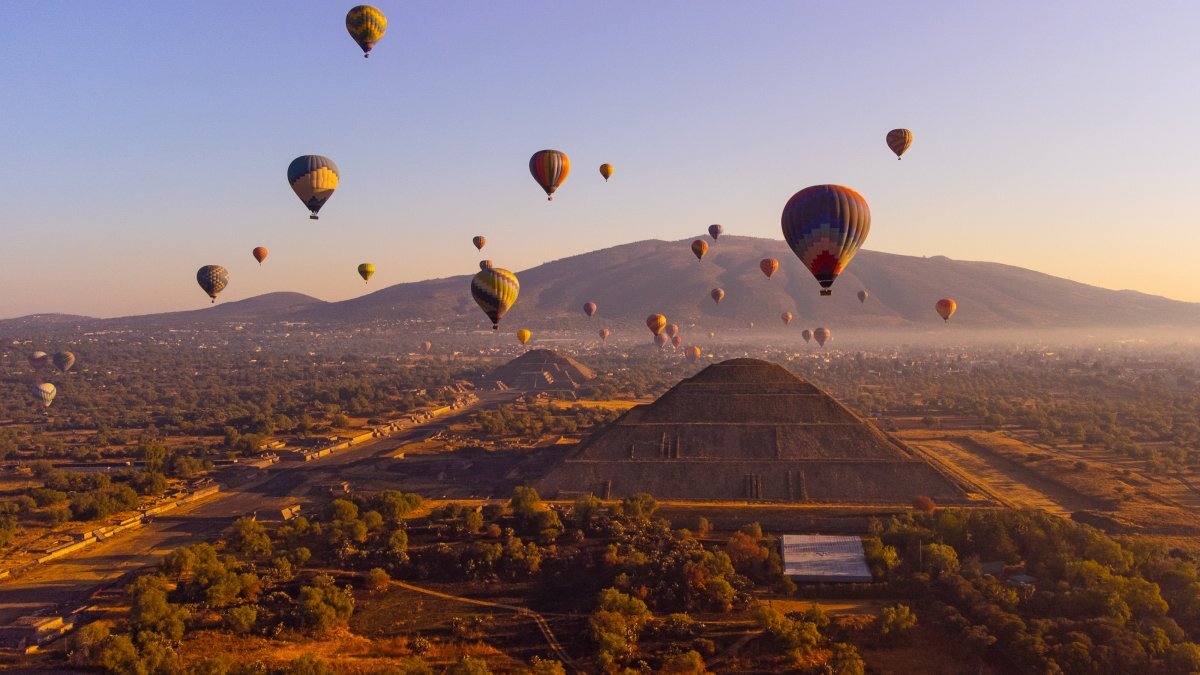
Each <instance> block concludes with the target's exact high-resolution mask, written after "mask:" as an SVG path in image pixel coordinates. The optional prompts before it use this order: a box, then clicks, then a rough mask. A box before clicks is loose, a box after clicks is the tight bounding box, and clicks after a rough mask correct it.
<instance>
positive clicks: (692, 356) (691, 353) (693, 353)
mask: <svg viewBox="0 0 1200 675" xmlns="http://www.w3.org/2000/svg"><path fill="white" fill-rule="evenodd" d="M683 355H684V356H686V357H687V360H688V362H689V363H695V362H696V359H698V358H700V348H699V347H696V346H692V347H688V348H687V349H685V350H683Z"/></svg>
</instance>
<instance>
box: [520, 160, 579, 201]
mask: <svg viewBox="0 0 1200 675" xmlns="http://www.w3.org/2000/svg"><path fill="white" fill-rule="evenodd" d="M529 173H530V174H532V175H533V179H534V180H535V181H537V184H538V185H540V186H542V189H543V190H545V191H546V199H547V201H554V191H555V190H557V189H558V188H559V186H560V185H562V184H563V181H565V180H566V179H567V174H569V173H571V160H570V159H568V158H567V156H566V154H564V153H562V152H559V151H558V150H538V151H537V152H535V153H533V156H532V157H530V158H529Z"/></svg>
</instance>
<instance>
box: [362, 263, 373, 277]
mask: <svg viewBox="0 0 1200 675" xmlns="http://www.w3.org/2000/svg"><path fill="white" fill-rule="evenodd" d="M358 276H360V277H362V278H363V281H370V280H371V277H373V276H375V266H374V265H372V264H371V263H362V264H361V265H359V266H358Z"/></svg>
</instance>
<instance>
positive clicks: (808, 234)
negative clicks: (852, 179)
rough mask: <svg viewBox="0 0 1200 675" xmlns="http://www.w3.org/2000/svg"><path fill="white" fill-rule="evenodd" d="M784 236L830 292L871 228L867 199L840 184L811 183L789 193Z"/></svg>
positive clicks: (826, 292) (827, 291)
mask: <svg viewBox="0 0 1200 675" xmlns="http://www.w3.org/2000/svg"><path fill="white" fill-rule="evenodd" d="M781 220H782V224H783V238H784V239H786V240H787V243H788V246H790V247H791V249H792V252H793V253H795V254H796V257H797V258H799V259H800V262H802V263H804V266H805V267H807V268H808V270H809V271H810V272H812V275H813V276H814V277H816V279H817V281H818V282H819V283H820V284H821V295H830V294H831V293H832V292H833V291H831V290H830V288H829V287H830V286H832V285H833V282H834V280H835V279H837V277H838V275H839V274H841V273H842V270H843V269H845V267H846V265H848V264H849V263H850V260H851V258H853V257H854V254H855V253H857V252H858V249H859V247H861V246H862V245H863V242H864V241H865V240H866V238H867V233H868V232H870V231H871V210H870V208H869V207H868V206H867V200H866V199H863V197H862V195H860V194H858V193H857V192H855V191H854V190H851V189H850V188H847V187H842V186H840V185H814V186H812V187H807V188H804V189H803V190H801V191H799V192H797V193H796V194H794V195H792V198H791V199H789V200H788V203H787V205H786V206H784V207H783V217H782V219H781Z"/></svg>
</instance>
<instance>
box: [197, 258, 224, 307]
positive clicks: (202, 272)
mask: <svg viewBox="0 0 1200 675" xmlns="http://www.w3.org/2000/svg"><path fill="white" fill-rule="evenodd" d="M196 283H198V284H200V288H202V289H203V290H204V292H205V293H208V297H210V298H212V299H213V302H216V301H217V293H220V292H221V291H223V290H225V287H226V286H228V285H229V271H228V270H226V269H225V268H224V267H221V266H220V265H205V266H204V267H201V268H200V269H199V270H197V271H196Z"/></svg>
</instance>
